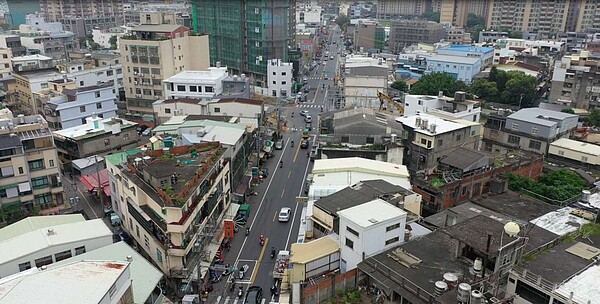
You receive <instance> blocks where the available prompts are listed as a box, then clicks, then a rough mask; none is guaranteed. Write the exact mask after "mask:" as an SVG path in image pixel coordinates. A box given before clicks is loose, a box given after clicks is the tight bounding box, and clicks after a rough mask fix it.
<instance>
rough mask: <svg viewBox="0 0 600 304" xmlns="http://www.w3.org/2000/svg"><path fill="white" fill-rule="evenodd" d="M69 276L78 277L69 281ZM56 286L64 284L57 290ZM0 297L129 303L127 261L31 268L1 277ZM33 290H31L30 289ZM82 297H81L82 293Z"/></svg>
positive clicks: (82, 303) (67, 302)
mask: <svg viewBox="0 0 600 304" xmlns="http://www.w3.org/2000/svg"><path fill="white" fill-rule="evenodd" d="M73 278H79V279H78V280H77V283H76V284H75V283H73ZM57 286H68V288H61V291H60V292H56V291H57ZM0 289H1V290H2V291H1V292H0V297H2V301H3V302H6V303H18V302H23V301H25V302H36V301H40V299H43V300H41V301H44V302H46V303H65V304H71V303H73V304H74V303H80V304H92V303H102V304H104V303H106V304H108V303H131V298H132V294H133V288H132V280H131V270H130V263H129V262H127V261H125V262H122V261H79V262H75V263H73V264H68V265H62V266H60V267H51V268H49V269H47V268H43V269H35V270H32V271H28V272H27V273H25V274H22V275H14V276H11V277H7V278H3V280H2V281H1V282H0ZM34 289H35V292H31V291H32V290H34ZM83 294H85V296H83V297H82V295H83Z"/></svg>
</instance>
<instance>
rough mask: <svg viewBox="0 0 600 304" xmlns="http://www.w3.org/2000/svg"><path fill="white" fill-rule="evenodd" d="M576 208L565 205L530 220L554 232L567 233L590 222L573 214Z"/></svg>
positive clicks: (558, 233)
mask: <svg viewBox="0 0 600 304" xmlns="http://www.w3.org/2000/svg"><path fill="white" fill-rule="evenodd" d="M576 210H577V209H576V208H573V207H563V208H561V209H558V210H555V211H552V212H549V213H546V214H544V215H542V216H540V217H537V218H535V219H533V220H530V222H531V223H532V224H535V225H536V226H538V227H540V228H544V229H546V230H548V231H550V232H552V233H554V234H557V235H566V234H569V233H571V232H574V231H576V230H578V229H579V228H580V227H581V226H583V225H585V224H588V223H589V222H590V221H588V220H586V219H583V218H581V217H579V216H576V215H573V214H572V212H574V211H576Z"/></svg>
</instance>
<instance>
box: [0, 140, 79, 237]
mask: <svg viewBox="0 0 600 304" xmlns="http://www.w3.org/2000/svg"><path fill="white" fill-rule="evenodd" d="M0 142H1V141H0ZM84 221H85V218H84V217H83V215H81V214H62V215H49V216H30V217H28V218H25V219H22V220H20V221H18V222H16V223H13V224H10V225H8V226H6V227H4V228H2V229H0V242H4V241H6V240H9V239H12V238H14V237H17V236H20V235H23V234H26V233H29V232H32V231H36V230H38V229H42V228H46V227H52V226H56V225H63V224H70V223H76V222H84Z"/></svg>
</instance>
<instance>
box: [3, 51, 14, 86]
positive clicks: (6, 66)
mask: <svg viewBox="0 0 600 304" xmlns="http://www.w3.org/2000/svg"><path fill="white" fill-rule="evenodd" d="M11 76H12V51H11V50H10V49H8V48H0V81H3V80H7V79H11V78H12V77H11Z"/></svg>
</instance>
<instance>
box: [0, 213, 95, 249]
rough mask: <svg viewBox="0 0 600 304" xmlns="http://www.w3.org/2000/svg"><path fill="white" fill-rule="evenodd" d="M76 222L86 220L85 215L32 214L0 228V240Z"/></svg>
mask: <svg viewBox="0 0 600 304" xmlns="http://www.w3.org/2000/svg"><path fill="white" fill-rule="evenodd" d="M76 222H85V218H84V217H83V215H81V214H63V215H49V216H30V217H28V218H26V219H22V220H20V221H18V222H16V223H14V224H11V225H8V226H6V227H4V228H2V229H0V242H4V241H6V240H9V239H12V238H14V237H17V236H20V235H23V234H26V233H28V232H32V231H35V230H38V229H42V228H46V227H50V226H56V225H63V224H70V223H76Z"/></svg>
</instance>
